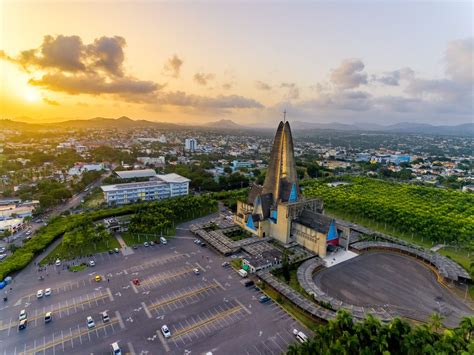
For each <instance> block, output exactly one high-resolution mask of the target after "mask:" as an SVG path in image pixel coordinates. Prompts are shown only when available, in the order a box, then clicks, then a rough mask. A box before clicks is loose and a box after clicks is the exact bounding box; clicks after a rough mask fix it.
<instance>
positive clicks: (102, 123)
mask: <svg viewBox="0 0 474 355" xmlns="http://www.w3.org/2000/svg"><path fill="white" fill-rule="evenodd" d="M55 120H56V119H55ZM290 123H291V128H292V130H294V131H295V132H298V133H301V131H304V132H305V133H310V132H311V131H312V130H322V129H323V130H335V131H370V132H392V133H419V134H437V135H461V136H474V123H465V124H460V125H454V126H447V125H443V126H434V125H430V124H426V123H410V122H401V123H396V124H393V125H388V126H382V125H380V124H375V123H363V122H362V123H356V124H344V123H338V122H333V123H314V122H304V121H291V122H290ZM0 128H6V129H21V130H26V131H36V130H45V129H46V130H47V129H55V130H57V129H64V128H66V129H89V128H92V129H124V130H126V129H133V128H155V129H180V128H192V129H198V130H199V129H213V130H252V131H257V130H258V131H267V130H271V131H273V130H274V128H275V127H271V128H269V127H267V128H262V127H259V126H258V125H252V126H244V125H239V124H237V123H235V122H234V121H232V120H226V119H222V120H219V121H214V122H208V123H205V124H203V125H200V126H197V125H184V124H183V125H180V124H174V123H168V122H155V121H148V120H133V119H131V118H129V117H126V116H122V117H119V118H106V117H94V118H91V119H84V120H81V119H76V120H64V121H61V122H58V121H55V122H49V123H45V122H44V121H43V120H35V119H32V118H29V117H19V118H17V119H3V120H0Z"/></svg>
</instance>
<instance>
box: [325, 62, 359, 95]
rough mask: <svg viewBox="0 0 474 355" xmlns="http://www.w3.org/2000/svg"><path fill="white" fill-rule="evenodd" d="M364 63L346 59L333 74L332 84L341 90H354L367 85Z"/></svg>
mask: <svg viewBox="0 0 474 355" xmlns="http://www.w3.org/2000/svg"><path fill="white" fill-rule="evenodd" d="M364 68H365V65H364V63H363V62H362V61H361V60H360V59H346V60H344V61H343V62H342V63H341V65H340V66H339V67H337V68H336V69H334V70H333V71H332V73H331V82H332V83H333V84H334V85H336V86H337V87H339V88H341V89H354V88H357V87H359V86H360V85H364V84H367V74H366V73H364V72H363V70H364Z"/></svg>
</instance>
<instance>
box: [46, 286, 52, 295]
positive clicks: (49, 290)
mask: <svg viewBox="0 0 474 355" xmlns="http://www.w3.org/2000/svg"><path fill="white" fill-rule="evenodd" d="M51 292H52V290H51V288H47V289H46V290H44V295H45V296H51Z"/></svg>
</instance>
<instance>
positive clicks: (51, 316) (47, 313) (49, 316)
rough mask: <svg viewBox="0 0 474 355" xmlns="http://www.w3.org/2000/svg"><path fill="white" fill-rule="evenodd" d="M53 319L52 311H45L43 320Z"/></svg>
mask: <svg viewBox="0 0 474 355" xmlns="http://www.w3.org/2000/svg"><path fill="white" fill-rule="evenodd" d="M52 320H53V313H52V312H46V314H45V315H44V322H45V323H49V322H51V321H52Z"/></svg>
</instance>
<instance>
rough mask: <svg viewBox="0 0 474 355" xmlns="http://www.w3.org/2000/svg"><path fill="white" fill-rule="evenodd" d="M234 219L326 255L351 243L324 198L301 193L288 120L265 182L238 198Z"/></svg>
mask: <svg viewBox="0 0 474 355" xmlns="http://www.w3.org/2000/svg"><path fill="white" fill-rule="evenodd" d="M234 219H235V222H236V223H237V224H238V225H239V226H241V227H242V228H243V229H245V230H246V231H248V232H249V233H251V234H253V235H256V236H258V237H262V238H263V237H269V238H274V239H277V240H278V241H280V242H281V243H283V244H285V245H290V244H291V243H294V242H296V243H297V244H299V245H301V246H303V247H305V248H306V249H308V250H310V251H312V252H313V253H315V254H317V255H319V256H320V257H323V258H324V257H325V256H326V252H327V250H328V248H331V247H334V246H338V245H341V246H343V247H347V244H348V238H349V233H350V231H349V228H346V227H344V226H338V225H337V224H336V221H335V220H334V219H332V218H331V217H329V216H327V215H325V214H324V210H323V203H322V201H320V200H318V199H305V198H304V197H303V196H302V195H301V191H300V187H299V182H298V175H297V171H296V163H295V156H294V149H293V138H292V135H291V129H290V124H289V123H288V122H280V124H279V126H278V129H277V132H276V134H275V138H274V140H273V146H272V150H271V153H270V160H269V163H268V170H267V174H266V176H265V181H264V183H263V186H260V185H253V186H252V187H251V189H250V192H249V194H248V197H247V200H246V201H238V202H237V213H236V214H235V217H234Z"/></svg>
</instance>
